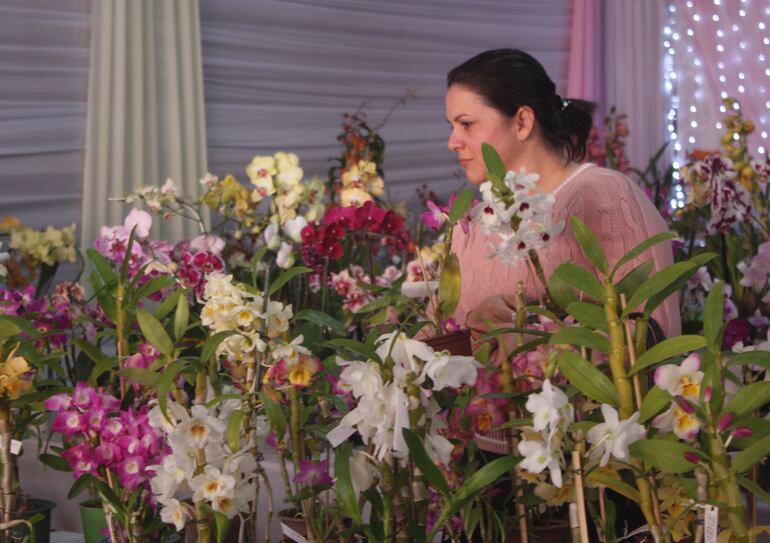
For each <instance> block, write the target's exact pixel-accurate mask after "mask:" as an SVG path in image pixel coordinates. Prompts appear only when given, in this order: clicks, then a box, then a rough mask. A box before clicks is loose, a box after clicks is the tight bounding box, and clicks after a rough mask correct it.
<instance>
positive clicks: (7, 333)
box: [0, 319, 21, 338]
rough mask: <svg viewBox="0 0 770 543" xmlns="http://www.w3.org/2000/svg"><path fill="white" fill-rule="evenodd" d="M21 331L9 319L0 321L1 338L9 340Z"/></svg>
mask: <svg viewBox="0 0 770 543" xmlns="http://www.w3.org/2000/svg"><path fill="white" fill-rule="evenodd" d="M20 331H21V329H20V328H19V327H18V325H16V324H14V323H12V322H11V321H9V320H8V319H0V337H2V338H7V337H12V336H15V335H17V334H18V333H19V332H20Z"/></svg>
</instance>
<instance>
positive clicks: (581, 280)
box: [551, 262, 604, 302]
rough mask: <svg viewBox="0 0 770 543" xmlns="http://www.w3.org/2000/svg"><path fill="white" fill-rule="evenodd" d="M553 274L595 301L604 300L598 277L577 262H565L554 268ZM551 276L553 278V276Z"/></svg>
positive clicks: (602, 288) (602, 287)
mask: <svg viewBox="0 0 770 543" xmlns="http://www.w3.org/2000/svg"><path fill="white" fill-rule="evenodd" d="M553 275H556V276H558V277H559V278H560V279H562V280H563V281H564V282H565V283H567V284H568V285H569V286H571V287H573V288H576V289H578V290H582V291H583V292H585V293H586V294H588V295H589V296H590V297H591V298H593V299H594V300H596V301H597V302H600V301H602V300H604V286H602V284H601V282H600V281H599V279H597V278H596V276H595V275H594V274H593V273H591V272H590V271H588V270H587V269H585V268H582V267H580V266H578V265H577V264H573V263H572V262H565V263H564V264H562V265H561V266H559V267H558V268H556V270H554V272H553ZM551 277H552V278H553V276H551Z"/></svg>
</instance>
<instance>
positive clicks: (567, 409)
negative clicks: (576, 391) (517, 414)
mask: <svg viewBox="0 0 770 543" xmlns="http://www.w3.org/2000/svg"><path fill="white" fill-rule="evenodd" d="M524 407H525V408H526V409H527V411H529V412H530V413H532V414H533V415H534V417H533V425H532V426H533V428H534V429H535V430H537V431H538V432H542V431H543V430H546V429H548V430H553V429H554V428H556V427H557V426H558V425H559V423H560V422H562V421H564V422H565V423H566V424H569V423H571V422H572V420H573V418H574V410H573V408H572V405H570V403H569V399H568V398H567V395H566V394H564V392H562V391H561V390H560V389H558V388H556V387H554V386H552V385H551V381H550V380H549V379H546V380H545V381H543V391H542V392H539V393H535V394H530V395H529V397H528V398H527V403H526V404H524Z"/></svg>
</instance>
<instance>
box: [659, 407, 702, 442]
mask: <svg viewBox="0 0 770 543" xmlns="http://www.w3.org/2000/svg"><path fill="white" fill-rule="evenodd" d="M652 425H653V426H654V427H655V428H657V429H658V430H660V431H661V432H664V433H669V432H674V433H675V434H676V435H677V437H679V439H684V440H687V441H689V440H691V439H692V438H694V437H695V436H696V435H698V432H700V428H701V422H700V419H698V417H696V416H695V413H694V412H693V413H690V412H688V411H686V410H685V409H682V407H681V406H680V405H678V404H677V403H676V402H672V403H671V407H669V408H668V410H666V411H665V412H664V413H661V414H660V415H658V416H657V417H655V418H654V419H653V421H652Z"/></svg>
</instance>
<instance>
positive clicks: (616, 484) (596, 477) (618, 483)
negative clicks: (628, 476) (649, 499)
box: [587, 471, 642, 503]
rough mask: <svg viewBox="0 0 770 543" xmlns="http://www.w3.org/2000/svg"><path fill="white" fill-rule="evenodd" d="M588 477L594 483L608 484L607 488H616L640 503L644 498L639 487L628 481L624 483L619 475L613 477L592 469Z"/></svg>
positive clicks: (619, 492) (616, 490)
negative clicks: (636, 487)
mask: <svg viewBox="0 0 770 543" xmlns="http://www.w3.org/2000/svg"><path fill="white" fill-rule="evenodd" d="M587 479H588V480H589V481H591V482H593V483H596V484H598V485H602V486H606V487H607V488H609V489H611V490H614V491H615V492H617V493H618V494H621V495H623V496H625V497H626V498H628V499H629V500H631V501H632V502H634V503H639V502H640V501H641V499H642V498H641V496H640V494H639V491H638V490H637V489H635V488H634V487H632V486H631V485H629V484H628V483H624V482H623V481H622V480H621V479H619V478H617V477H612V476H610V475H606V474H604V473H601V472H599V471H592V472H591V473H589V474H588V476H587Z"/></svg>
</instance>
